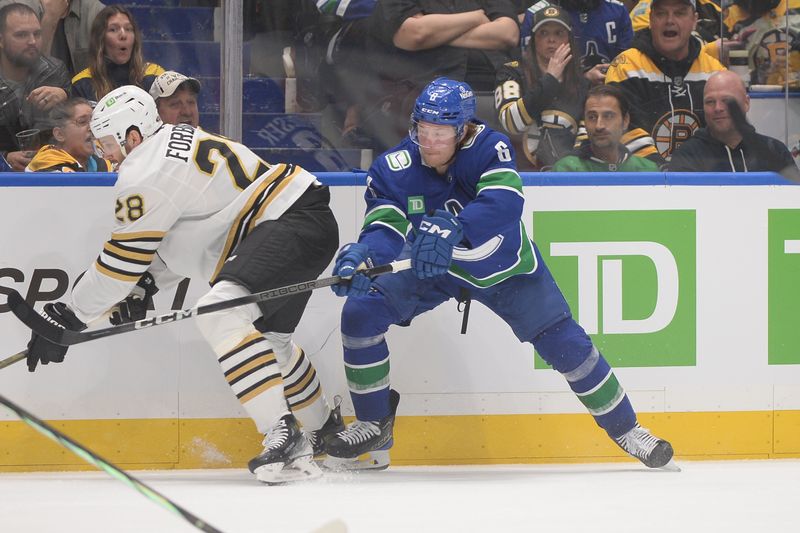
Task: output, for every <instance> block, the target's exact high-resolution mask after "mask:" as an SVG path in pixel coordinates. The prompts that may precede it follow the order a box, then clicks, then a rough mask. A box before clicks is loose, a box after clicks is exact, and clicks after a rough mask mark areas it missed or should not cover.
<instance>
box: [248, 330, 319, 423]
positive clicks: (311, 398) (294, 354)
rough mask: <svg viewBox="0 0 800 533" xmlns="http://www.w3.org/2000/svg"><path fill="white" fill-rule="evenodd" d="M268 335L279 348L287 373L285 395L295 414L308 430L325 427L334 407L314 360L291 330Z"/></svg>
mask: <svg viewBox="0 0 800 533" xmlns="http://www.w3.org/2000/svg"><path fill="white" fill-rule="evenodd" d="M264 337H265V338H266V339H268V340H269V341H270V344H272V345H273V347H274V349H275V355H276V357H277V359H278V363H279V364H280V367H281V373H282V374H283V390H284V396H285V397H286V402H287V403H288V404H289V408H290V409H291V410H292V413H294V415H295V417H297V419H298V420H299V421H300V424H302V426H303V428H304V429H306V430H307V431H314V430H317V429H319V428H321V427H322V425H323V424H324V423H325V421H326V420H327V419H328V414H329V413H330V408H329V407H328V402H327V401H326V400H325V395H324V394H323V393H322V385H321V384H320V382H319V378H318V377H317V371H316V370H315V369H314V365H312V364H311V360H310V359H309V358H308V357H306V355H305V352H303V350H302V349H301V348H300V347H299V346H297V345H296V344H295V343H294V342H292V341H291V335H290V334H288V333H265V334H264Z"/></svg>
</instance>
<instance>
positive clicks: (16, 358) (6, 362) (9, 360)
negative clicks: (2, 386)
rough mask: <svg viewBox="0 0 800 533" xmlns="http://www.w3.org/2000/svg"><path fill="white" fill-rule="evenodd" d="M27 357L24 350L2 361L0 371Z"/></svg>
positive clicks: (26, 350) (26, 351)
mask: <svg viewBox="0 0 800 533" xmlns="http://www.w3.org/2000/svg"><path fill="white" fill-rule="evenodd" d="M27 356H28V349H27V348H26V349H24V350H22V351H21V352H19V353H15V354H14V355H12V356H9V357H6V358H5V359H3V360H2V361H0V370H2V369H4V368H5V367H7V366H11V365H13V364H14V363H16V362H17V361H22V360H23V359H25V358H26V357H27Z"/></svg>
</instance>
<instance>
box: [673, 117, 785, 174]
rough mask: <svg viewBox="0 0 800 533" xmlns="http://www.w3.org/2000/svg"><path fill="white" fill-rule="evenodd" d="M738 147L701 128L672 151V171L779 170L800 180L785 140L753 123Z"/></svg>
mask: <svg viewBox="0 0 800 533" xmlns="http://www.w3.org/2000/svg"><path fill="white" fill-rule="evenodd" d="M749 128H750V129H749V131H747V132H746V134H745V135H744V136H743V137H744V140H742V142H741V143H739V145H738V146H736V147H735V148H728V146H727V145H725V143H722V142H720V141H718V140H717V139H715V138H714V137H712V136H711V133H710V132H709V131H708V129H707V128H700V129H699V130H697V132H696V133H695V134H694V136H692V138H691V139H688V140H686V141H685V142H684V143H683V144H681V145H680V146H679V147H678V148H677V149H676V150H675V152H674V153H673V154H672V160H671V161H670V163H669V170H670V171H671V172H778V173H781V174H783V175H784V176H785V177H787V178H789V179H794V180H798V181H800V173H799V172H798V170H797V165H795V163H794V159H792V154H790V153H789V150H788V149H787V148H786V145H784V144H783V143H782V142H780V141H779V140H777V139H773V138H772V137H767V136H766V135H761V134H759V133H756V131H755V129H752V126H750V127H749Z"/></svg>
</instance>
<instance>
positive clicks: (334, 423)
mask: <svg viewBox="0 0 800 533" xmlns="http://www.w3.org/2000/svg"><path fill="white" fill-rule="evenodd" d="M333 404H334V405H333V409H331V414H330V415H328V420H326V421H325V423H324V424H323V425H322V427H321V428H319V429H317V430H314V431H308V432H306V437H307V438H308V441H309V442H310V443H311V447H312V448H313V449H314V459H322V458H324V456H325V454H326V450H325V448H326V441H327V440H328V439H330V438H331V437H332V436H334V435H335V434H337V433H339V432H340V431H344V421H343V420H342V410H341V404H342V398H341V396H336V397H335V398H334V399H333Z"/></svg>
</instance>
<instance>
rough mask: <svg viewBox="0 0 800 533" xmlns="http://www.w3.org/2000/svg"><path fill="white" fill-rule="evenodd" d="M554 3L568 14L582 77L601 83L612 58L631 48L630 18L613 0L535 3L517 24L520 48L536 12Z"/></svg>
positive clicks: (529, 35) (623, 8) (526, 39)
mask: <svg viewBox="0 0 800 533" xmlns="http://www.w3.org/2000/svg"><path fill="white" fill-rule="evenodd" d="M551 4H555V5H558V6H560V7H561V9H563V10H564V11H566V12H567V13H569V15H570V17H571V19H572V21H571V23H570V26H571V27H572V33H573V35H574V37H575V42H576V43H577V45H578V50H580V51H581V54H580V60H581V68H582V69H583V73H584V76H586V78H587V79H588V80H589V81H590V82H592V83H603V81H604V80H605V77H606V70H607V69H608V65H609V63H611V60H612V59H614V58H615V57H617V55H618V54H619V53H620V52H622V51H624V50H627V49H628V48H630V46H631V42H632V41H633V30H632V29H631V17H630V15H628V10H627V8H625V6H623V5H622V4H620V3H619V2H617V1H616V0H550V1H549V2H547V1H541V2H536V3H535V4H533V5H532V6H531V7H529V8H528V9H527V10H526V11H525V17H524V19H523V20H522V24H521V27H520V35H521V37H522V45H523V49H524V48H525V46H527V44H528V41H529V40H530V37H531V32H530V28H531V27H532V26H533V18H534V14H535V12H536V11H538V10H540V9H544V8H545V7H547V6H549V5H551Z"/></svg>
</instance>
